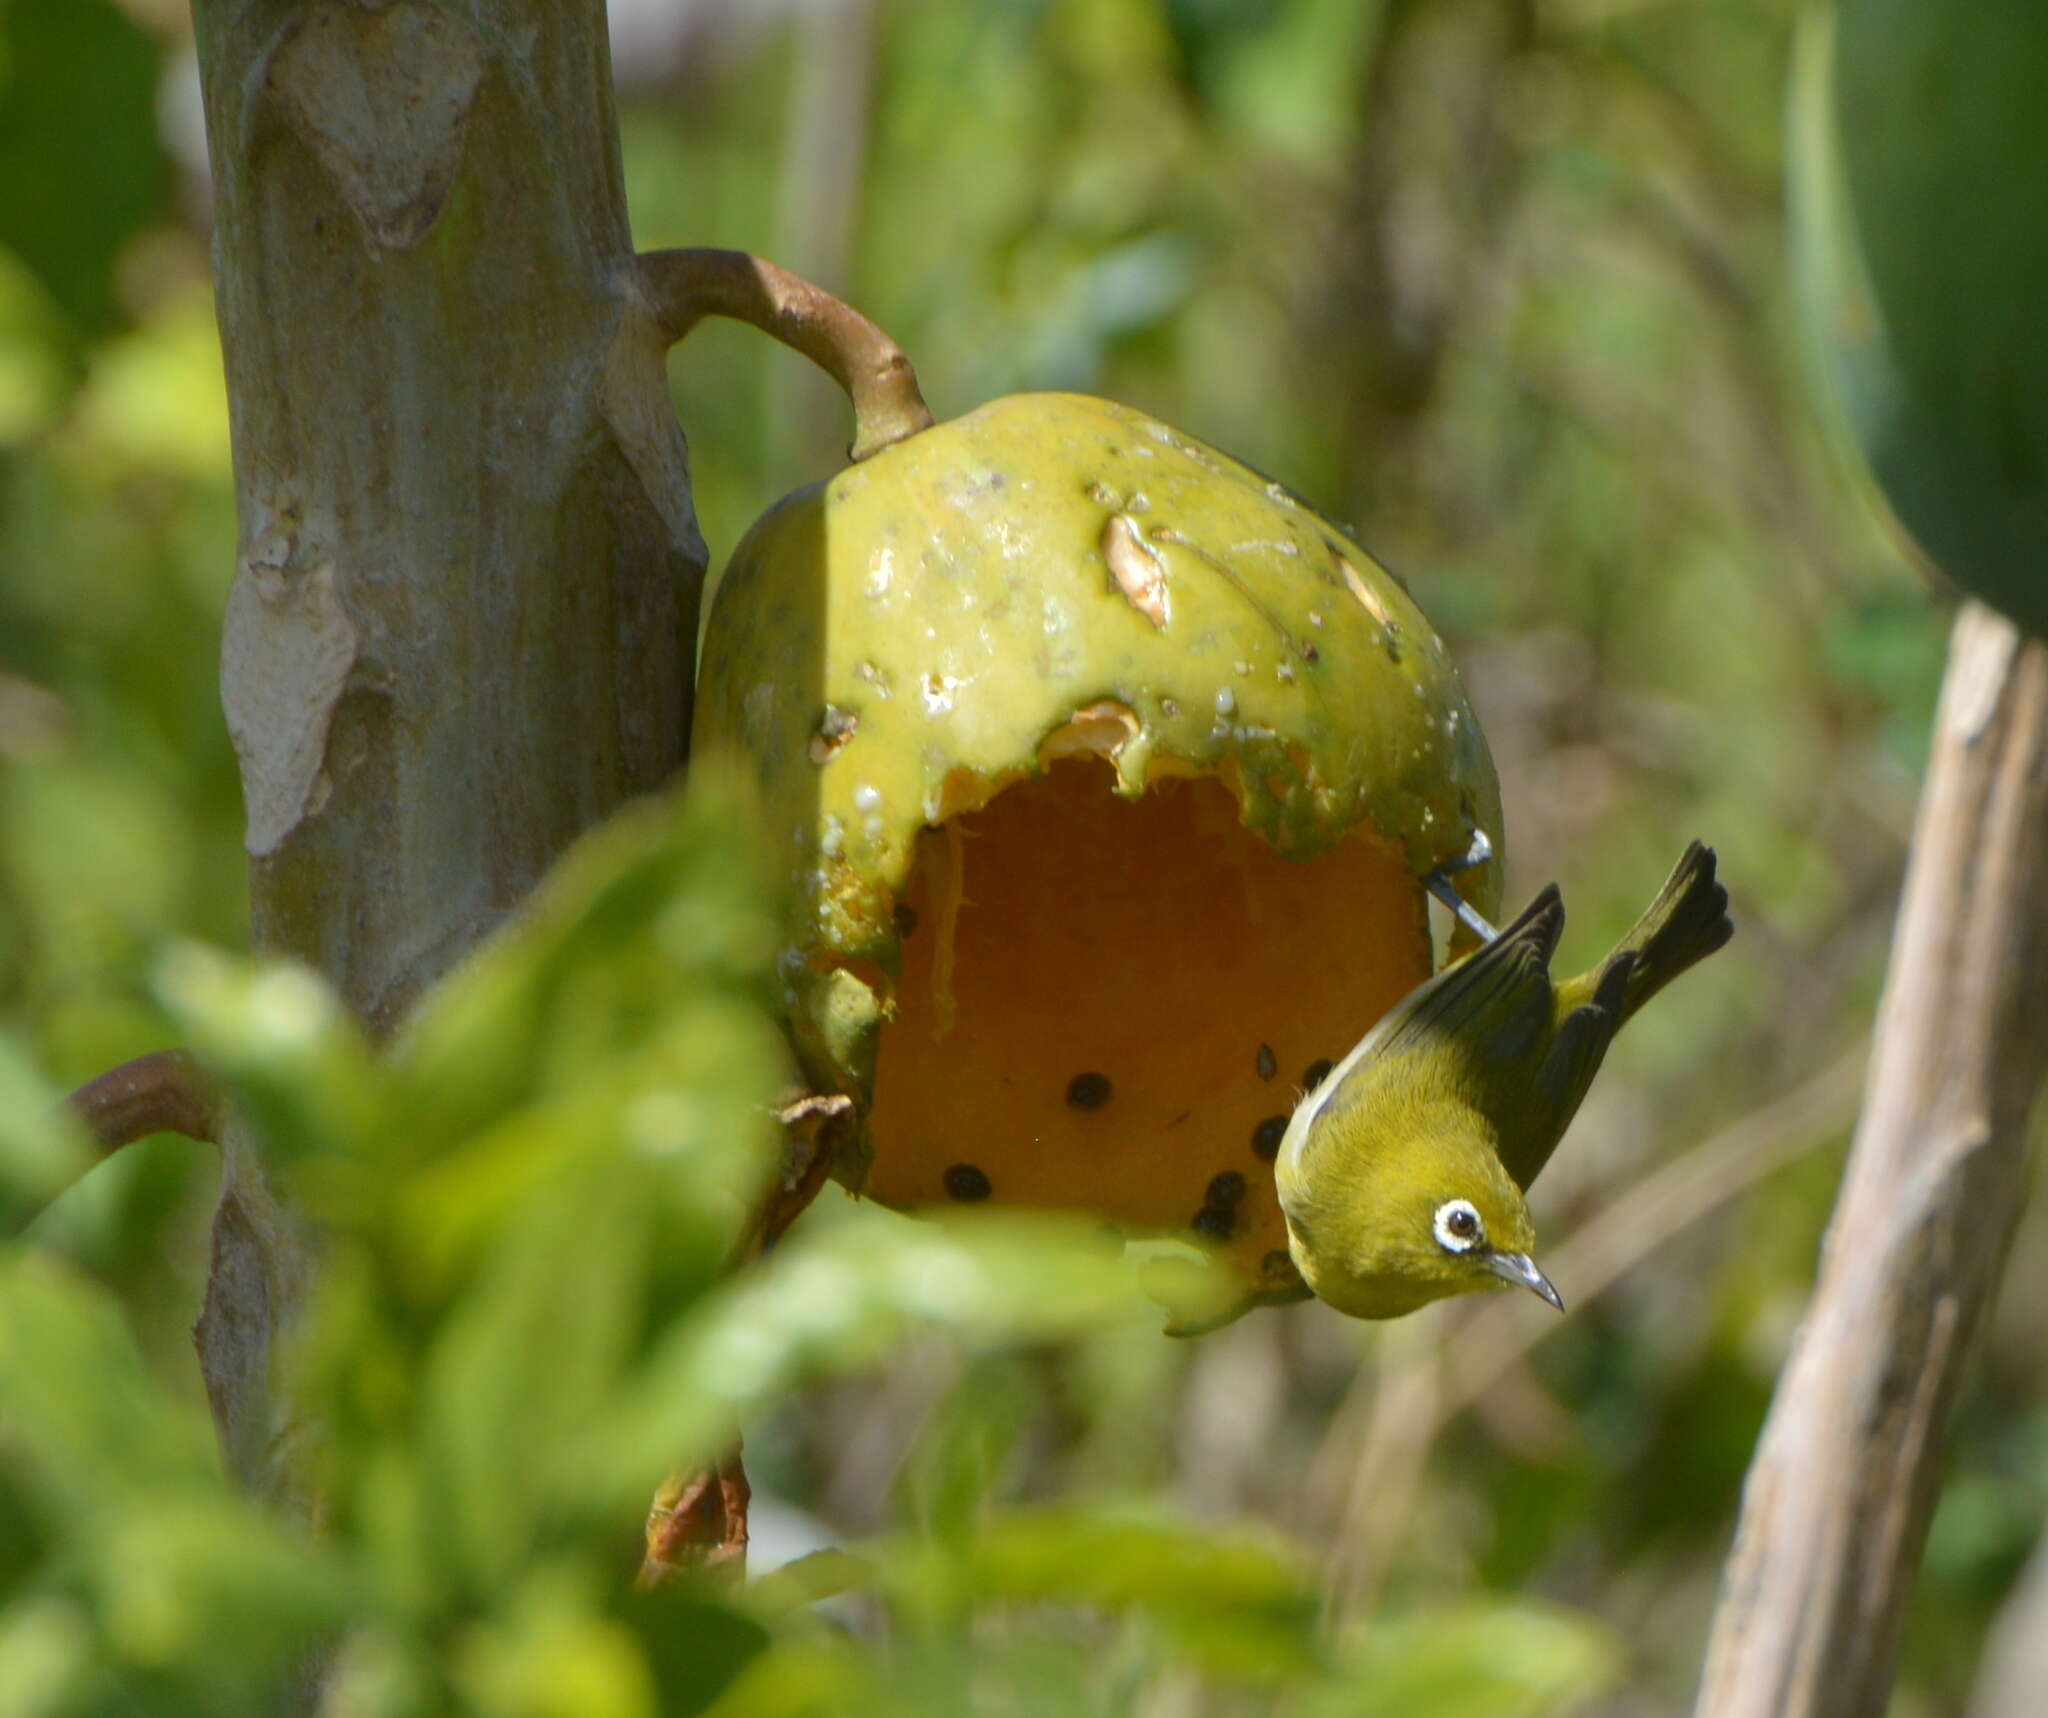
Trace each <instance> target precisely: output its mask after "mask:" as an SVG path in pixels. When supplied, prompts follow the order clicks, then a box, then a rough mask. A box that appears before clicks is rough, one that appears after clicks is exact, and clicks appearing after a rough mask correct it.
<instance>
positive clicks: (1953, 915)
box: [1696, 604, 2048, 1718]
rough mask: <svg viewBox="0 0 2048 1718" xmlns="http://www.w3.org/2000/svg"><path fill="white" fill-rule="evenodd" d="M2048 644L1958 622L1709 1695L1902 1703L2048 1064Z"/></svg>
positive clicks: (1749, 1705) (1743, 1707) (1755, 1702)
mask: <svg viewBox="0 0 2048 1718" xmlns="http://www.w3.org/2000/svg"><path fill="white" fill-rule="evenodd" d="M2044 1009H2048V645H2044V644H2042V643H2041V642H2039V641H2029V640H2027V639H2026V638H2024V637H2023V636H2022V635H2021V634H2020V633H2019V632H2018V631H2017V629H2015V628H2014V627H2013V626H2012V625H2011V624H2010V623H2009V622H2007V621H2005V620H2003V619H2002V618H2000V617H1998V616H1997V615H1994V614H1993V613H1992V612H1991V611H1990V610H1988V609H1984V608H1980V607H1978V606H1977V605H1975V604H1970V605H1967V606H1966V607H1965V608H1964V609H1963V612H1962V614H1961V616H1960V617H1959V618H1958V620H1957V622H1956V628H1955V633H1954V636H1953V637H1952V639H1951V641H1950V646H1949V663H1948V674H1947V679H1946V681H1945V684H1944V686H1943V689H1942V698H1941V708H1940V711H1939V713H1938V714H1937V716H1936V719H1935V735H1934V750H1933V756H1932V758H1931V760H1930V762H1929V765H1928V771H1927V783H1926V787H1925V789H1924V791H1923V793H1922V795H1921V803H1920V815H1919V820H1918V824H1917V827H1916V831H1915V836H1914V842H1913V852H1912V860H1911V865H1910V869H1909V870H1908V873H1907V880H1906V892H1905V900H1904V903H1903V905H1902V907H1901V910H1900V914H1899V925H1898V933H1897V940H1896V943H1895V945H1894V948H1893V952H1892V970H1891V976H1890V979H1889V982H1888V984H1887V986H1886V991H1885V999H1884V1005H1883V1008H1882V1010H1881V1011H1880V1015H1879V1020H1878V1031H1877V1038H1876V1043H1875V1048H1874V1050H1873V1053H1872V1056H1871V1065H1870V1078H1869V1084H1868V1087H1867V1089H1866V1093H1865V1101H1864V1109H1863V1118H1862V1121H1861V1123H1860V1124H1859V1126H1858V1128H1857V1132H1856V1138H1855V1142H1854V1144H1853V1146H1852V1147H1851V1150H1850V1155H1849V1164H1848V1168H1847V1170H1846V1172H1845V1174H1844V1178H1843V1183H1842V1190H1841V1194H1840V1197H1839V1198H1838V1200H1837V1203H1836V1207H1835V1216H1834V1221H1833V1224H1832V1226H1831V1228H1830V1230H1829V1234H1828V1240H1827V1245H1826V1249H1825V1251H1824V1253H1823V1256H1822V1261H1821V1270H1820V1279H1819V1283H1818V1286H1817V1287H1816V1289H1815V1292H1814V1297H1813V1303H1812V1305H1811V1307H1810V1308H1809V1309H1808V1312H1807V1316H1806V1321H1805V1323H1804V1325H1803V1327H1802V1328H1801V1330H1800V1333H1799V1337H1798V1339H1797V1341H1796V1343H1795V1345H1794V1348H1793V1353H1792V1357H1791V1359H1790V1360H1789V1361H1788V1362H1787V1364H1786V1367H1785V1370H1784V1373H1783V1374H1782V1376H1781V1377H1780V1379H1779V1382H1778V1390H1777V1395H1776V1397H1775V1399H1774V1400H1773V1402H1772V1405H1771V1413H1770V1418H1769V1420H1768V1421H1767V1422H1766V1424H1765V1427H1764V1433H1763V1437H1762V1440H1761V1441H1760V1443H1759V1445H1758V1449H1757V1455H1756V1459H1755V1462H1754V1464H1753V1465H1752V1466H1751V1469H1750V1475H1749V1481H1748V1484H1747V1487H1746V1488H1745V1491H1744V1496H1743V1510H1742V1519H1741V1524H1740V1527H1739V1530H1738V1532H1737V1535H1736V1540H1735V1548H1734V1551H1733V1552H1732V1554H1731V1555H1730V1557H1729V1561H1728V1566H1727V1569H1726V1571H1725V1573H1724V1577H1723V1583H1722V1591H1721V1604H1720V1610H1719V1612H1718V1614H1717V1616H1716V1617H1715V1623H1714V1632H1713V1636H1712V1639H1711V1640H1710V1642H1709V1645H1708V1650H1707V1660H1706V1669H1705V1672H1704V1675H1703V1678H1702V1683H1701V1689H1700V1696H1699V1704H1698V1707H1697V1708H1696V1712H1697V1718H1863V1715H1867V1714H1869V1713H1873V1712H1881V1711H1883V1710H1884V1708H1885V1704H1886V1700H1887V1697H1888V1694H1889V1692H1890V1688H1891V1683H1892V1675H1893V1670H1894V1666H1895V1661H1896V1658H1897V1649H1898V1635H1899V1623H1900V1618H1901V1615H1902V1613H1903V1611H1904V1609H1905V1603H1906V1598H1907V1594H1908V1592H1909V1591H1910V1586H1911V1577H1912V1573H1913V1570H1914V1568H1915V1566H1916V1565H1917V1564H1918V1562H1919V1558H1920V1550H1921V1546H1922V1543H1923V1541H1924V1539H1925V1536H1926V1530H1927V1521H1928V1517H1929V1515H1930V1514H1931V1512H1932V1510H1933V1505H1934V1499H1935V1494H1936V1491H1937V1481H1938V1477H1939V1466H1940V1448H1941V1436H1942V1429H1943V1426H1944V1424H1945V1422H1946V1420H1947V1415H1948V1409H1949V1406H1950V1403H1951V1401H1952V1400H1953V1398H1954V1396H1955V1392H1956V1388H1957V1383H1958V1380H1959V1379H1960V1377H1961V1374H1962V1368H1963V1363H1964V1361H1965V1360H1966V1358H1967V1357H1968V1354H1969V1351H1970V1343H1971V1340H1972V1338H1973V1337H1974V1336H1975V1334H1976V1330H1977V1326H1978V1324H1979V1323H1980V1321H1981V1318H1982V1315H1983V1312H1984V1310H1985V1307H1986V1306H1987V1305H1988V1303H1989V1301H1990V1298H1991V1294H1992V1290H1993V1288H1994V1287H1995V1285H1996V1283H1997V1279H1998V1272H1999V1268H2000V1265H2001V1263H2002V1261H2003V1259H2004V1254H2005V1248H2006V1243H2007V1242H2008V1241H2009V1240H2010V1238H2011V1234H2012V1229H2013V1225H2014V1222H2015V1220H2016V1219H2017V1217H2018V1215H2019V1210H2020V1203H2021V1201H2020V1191H2021V1182H2022V1171H2023V1168H2024V1156H2025V1137H2026V1120H2027V1115H2028V1111H2029V1109H2030V1108H2031V1106H2032V1104H2033V1101H2034V1098H2035V1095H2036V1093H2037V1092H2038V1090H2039V1088H2040V1085H2041V1080H2042V1074H2043V1071H2044V1066H2048V1033H2044V1032H2043V1031H2042V1018H2043V1013H2044Z"/></svg>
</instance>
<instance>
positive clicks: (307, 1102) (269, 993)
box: [157, 943, 390, 1164]
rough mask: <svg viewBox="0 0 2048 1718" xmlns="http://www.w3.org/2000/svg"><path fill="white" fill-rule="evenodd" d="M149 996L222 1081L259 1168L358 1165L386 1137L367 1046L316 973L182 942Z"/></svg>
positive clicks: (380, 1084) (378, 1083)
mask: <svg viewBox="0 0 2048 1718" xmlns="http://www.w3.org/2000/svg"><path fill="white" fill-rule="evenodd" d="M157 989H158V992H159V994H160V995H161V996H162V997H163V1000H164V1005H165V1006H166V1007H167V1008H168V1009H169V1010H170V1011H171V1013H172V1014H173V1015H174V1016H175V1017H176V1018H177V1020H178V1021H179V1023H180V1024H181V1025H182V1026H183V1028H184V1030H185V1032H186V1034H187V1035H188V1038H189V1041H190V1043H191V1046H192V1049H193V1052H194V1053H195V1054H196V1055H197V1056H198V1057H199V1059H200V1061H201V1062H203V1063H204V1064H205V1065H206V1066H207V1067H208V1068H210V1069H212V1070H213V1071H214V1072H215V1073H217V1074H219V1075H220V1076H221V1078H223V1079H224V1080H225V1081H226V1082H227V1084H228V1087H229V1089H230V1091H231V1093H232V1094H233V1097H234V1100H235V1103H236V1105H237V1107H238V1109H239V1111H240V1112H241V1113H243V1114H245V1115H246V1116H247V1118H248V1120H249V1122H250V1124H251V1125H252V1126H253V1128H254V1129H255V1132H256V1136H257V1137H258V1138H259V1139H261V1140H262V1142H263V1147H264V1156H265V1160H266V1162H269V1163H273V1164H303V1163H305V1162H307V1161H309V1160H313V1161H317V1160H321V1159H325V1160H328V1161H330V1162H339V1161H342V1160H346V1159H350V1158H359V1157H361V1156H363V1155H364V1154H365V1152H366V1151H367V1150H368V1149H369V1148H370V1143H371V1142H372V1141H374V1140H377V1139H379V1138H380V1137H382V1136H383V1135H384V1134H385V1133H386V1132H388V1129H389V1122H388V1119H387V1118H388V1117H389V1115H390V1111H389V1110H388V1109H387V1107H386V1103H385V1090H386V1082H385V1081H384V1079H383V1077H382V1075H381V1074H380V1072H379V1069H378V1066H377V1062H376V1059H375V1057H374V1056H373V1055H372V1053H371V1050H370V1046H369V1043H368V1041H367V1040H366V1039H365V1038H364V1037H363V1035H362V1032H361V1029H360V1028H359V1027H358V1026H357V1025H356V1023H355V1021H354V1020H353V1019H352V1018H351V1017H350V1015H349V1013H348V1010H347V1009H346V1008H345V1007H344V1006H343V1005H342V1003H341V1000H340V999H339V998H338V997H337V996H336V995H335V994H334V992H333V991H332V990H331V989H330V988H329V987H328V985H327V983H326V982H325V980H323V979H322V978H321V977H320V976H319V975H318V974H317V973H315V972H313V971H311V970H310V969H308V968H306V967H303V966H298V965H295V964H292V963H290V962H286V961H272V962H266V963H255V962H250V961H244V960H238V959H235V958H234V957H232V956H229V955H225V954H222V953H220V952H218V951H217V950H214V949H210V948H206V947H203V946H201V945H200V944H197V943H184V944H180V945H179V946H177V947H176V948H174V949H172V950H171V952H170V953H169V954H168V955H166V956H165V958H164V961H163V963H162V966H161V968H160V969H159V971H158V974H157Z"/></svg>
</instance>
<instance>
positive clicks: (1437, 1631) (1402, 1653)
mask: <svg viewBox="0 0 2048 1718" xmlns="http://www.w3.org/2000/svg"><path fill="white" fill-rule="evenodd" d="M1621 1662H1622V1657H1621V1648H1620V1643H1619V1642H1618V1641H1617V1640H1616V1639H1615V1637H1614V1635H1613V1634H1612V1632H1611V1631H1609V1630H1608V1629H1607V1628H1606V1627H1604V1626H1603V1625H1602V1624H1600V1623H1598V1622H1596V1621H1594V1620H1593V1619H1592V1618H1590V1617H1586V1616H1582V1615H1579V1614H1577V1613H1575V1612H1572V1611H1567V1610H1562V1609H1558V1608H1554V1607H1545V1606H1539V1605H1532V1604H1497V1605H1486V1604H1472V1605H1456V1606H1451V1607H1447V1608H1445V1609H1442V1610H1428V1611H1418V1612H1416V1613H1414V1614H1412V1615H1410V1616H1405V1617H1398V1618H1393V1619H1389V1620H1386V1621H1382V1622H1376V1623H1374V1624H1372V1625H1370V1626H1369V1627H1368V1628H1366V1629H1365V1630H1364V1631H1363V1632H1362V1633H1361V1634H1360V1635H1359V1636H1358V1637H1357V1638H1356V1639H1355V1640H1354V1641H1352V1642H1351V1643H1350V1646H1349V1649H1348V1651H1347V1652H1346V1654H1345V1664H1344V1672H1343V1675H1342V1676H1341V1678H1339V1680H1338V1681H1336V1682H1335V1683H1333V1684H1332V1685H1331V1686H1329V1687H1328V1688H1326V1689H1325V1690H1323V1691H1322V1692H1321V1693H1320V1694H1319V1695H1318V1696H1317V1698H1316V1699H1314V1700H1313V1701H1311V1702H1310V1703H1309V1704H1308V1705H1306V1706H1305V1707H1304V1708H1303V1709H1302V1718H1411V1715H1412V1714H1414V1713H1418V1712H1427V1713H1429V1714H1430V1718H1551V1715H1552V1714H1557V1713H1563V1712H1565V1711H1567V1710H1569V1709H1571V1708H1574V1707H1576V1706H1579V1705H1582V1704H1583V1703H1585V1702H1587V1701H1590V1700H1592V1699H1595V1698H1596V1697H1598V1696H1599V1695H1600V1694H1602V1693H1604V1692H1605V1691H1606V1690H1608V1689H1609V1688H1611V1687H1612V1686H1613V1685H1614V1683H1615V1681H1616V1680H1617V1679H1618V1677H1619V1674H1620V1670H1621Z"/></svg>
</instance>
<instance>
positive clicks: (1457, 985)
mask: <svg viewBox="0 0 2048 1718" xmlns="http://www.w3.org/2000/svg"><path fill="white" fill-rule="evenodd" d="M1563 930H1564V900H1563V897H1562V896H1560V895H1559V894H1558V890H1557V885H1556V884H1555V883H1552V884H1550V885H1549V886H1548V887H1547V888H1545V889H1544V890H1543V891H1542V892H1541V893H1540V894H1538V895H1537V897H1536V898H1535V899H1534V900H1533V901H1531V902H1530V903H1529V904H1528V905H1527V906H1526V907H1524V908H1523V909H1522V910H1521V912H1520V913H1519V914H1518V915H1517V916H1516V917H1515V919H1514V920H1513V922H1512V923H1510V924H1508V925H1506V926H1505V927H1503V929H1502V930H1501V933H1500V935H1499V936H1497V937H1495V938H1494V939H1493V941H1492V942H1490V943H1488V944H1487V945H1486V946H1485V947H1484V948H1482V949H1480V950H1479V951H1478V952H1477V953H1476V954H1472V955H1469V956H1467V957H1466V958H1465V959H1464V960H1462V961H1460V962H1459V963H1458V964H1457V965H1456V966H1450V967H1446V968H1445V969H1444V970H1443V971H1442V972H1440V973H1438V974H1437V975H1436V977H1434V978H1432V979H1429V980H1426V981H1425V982H1424V983H1422V984H1419V985H1417V986H1416V987H1415V989H1413V990H1411V991H1410V992H1409V993H1408V994H1407V996H1405V997H1404V998H1402V1000H1401V1001H1399V1002H1397V1003H1395V1005H1394V1007H1393V1009H1392V1011H1391V1012H1390V1013H1389V1014H1388V1015H1387V1017H1386V1018H1385V1019H1384V1020H1383V1021H1382V1022H1381V1023H1380V1028H1379V1030H1378V1031H1377V1032H1375V1033H1374V1037H1376V1038H1377V1039H1378V1040H1379V1042H1378V1043H1377V1045H1375V1046H1374V1048H1375V1050H1376V1051H1377V1052H1378V1053H1379V1054H1381V1055H1397V1054H1399V1053H1401V1052H1402V1051H1404V1050H1409V1049H1419V1048H1422V1047H1424V1046H1430V1047H1436V1046H1439V1045H1441V1044H1442V1043H1443V1042H1444V1040H1445V1039H1446V1038H1452V1039H1458V1040H1462V1041H1466V1042H1468V1043H1470V1044H1471V1046H1472V1047H1473V1048H1474V1049H1475V1050H1478V1051H1479V1052H1480V1053H1481V1054H1483V1055H1484V1056H1485V1057H1486V1058H1487V1059H1488V1060H1489V1061H1504V1060H1508V1059H1511V1058H1513V1057H1515V1056H1517V1055H1527V1054H1529V1053H1530V1052H1532V1051H1533V1050H1535V1049H1536V1048H1537V1046H1538V1045H1539V1044H1540V1042H1541V1035H1542V1034H1543V1033H1544V1032H1545V1031H1547V1030H1548V1029H1549V1026H1550V1021H1551V1007H1552V992H1551V988H1550V957H1551V955H1552V954H1554V953H1555V952H1556V950H1557V939H1558V937H1559V935H1560V934H1561V933H1562V932H1563ZM1482 1038H1483V1042H1481V1039H1482Z"/></svg>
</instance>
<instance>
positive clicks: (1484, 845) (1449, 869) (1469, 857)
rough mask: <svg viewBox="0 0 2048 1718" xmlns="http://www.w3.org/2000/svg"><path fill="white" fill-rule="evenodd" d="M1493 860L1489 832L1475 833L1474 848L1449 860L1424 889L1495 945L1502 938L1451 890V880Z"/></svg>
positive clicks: (1481, 937)
mask: <svg viewBox="0 0 2048 1718" xmlns="http://www.w3.org/2000/svg"><path fill="white" fill-rule="evenodd" d="M1492 857H1493V843H1492V842H1491V841H1489V840H1487V838H1486V831H1485V830H1483V829H1475V830H1473V831H1472V845H1471V846H1470V847H1468V848H1466V849H1465V851H1464V852H1463V853H1461V854H1459V855H1458V857H1457V858H1455V859H1446V860H1444V861H1443V862H1442V863H1441V864H1439V865H1438V866H1437V868H1436V869H1435V870H1434V871H1432V872H1430V874H1429V875H1428V876H1427V877H1425V878H1423V879H1422V886H1423V887H1424V888H1425V889H1427V890H1428V891H1429V892H1430V893H1431V894H1432V895H1434V896H1435V897H1436V898H1437V899H1438V900H1439V901H1441V902H1443V904H1444V905H1445V906H1446V907H1448V908H1449V909H1450V911H1451V916H1452V917H1453V918H1455V919H1456V920H1457V921H1458V923H1459V924H1461V925H1463V926H1464V927H1465V928H1466V929H1467V930H1468V931H1470V932H1471V933H1472V934H1473V935H1474V936H1476V937H1478V938H1479V940H1480V941H1481V942H1489V943H1490V942H1492V941H1493V939H1494V938H1495V937H1497V936H1498V935H1500V933H1499V932H1498V931H1496V930H1495V929H1494V928H1493V926H1491V925H1490V924H1488V923H1487V922H1486V921H1485V920H1484V919H1483V918H1481V917H1480V916H1479V913H1478V911H1477V910H1476V909H1475V908H1474V907H1473V906H1472V904H1471V903H1470V902H1469V901H1467V900H1466V899H1465V897H1464V896H1463V895H1461V894H1459V893H1458V891H1457V890H1456V889H1454V888H1452V887H1451V878H1452V877H1453V876H1455V875H1456V874H1457V873H1458V872H1460V871H1469V870H1471V869H1472V867H1473V866H1475V865H1484V864H1485V863H1486V862H1487V860H1489V859H1491V858H1492Z"/></svg>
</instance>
